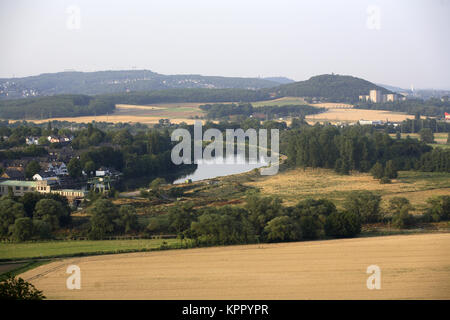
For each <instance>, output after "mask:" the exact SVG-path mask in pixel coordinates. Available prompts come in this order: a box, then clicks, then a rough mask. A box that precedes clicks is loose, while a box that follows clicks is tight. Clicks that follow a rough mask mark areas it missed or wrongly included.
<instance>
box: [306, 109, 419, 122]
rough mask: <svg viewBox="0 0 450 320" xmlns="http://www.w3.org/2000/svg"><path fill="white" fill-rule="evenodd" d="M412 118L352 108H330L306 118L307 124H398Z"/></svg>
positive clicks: (381, 111)
mask: <svg viewBox="0 0 450 320" xmlns="http://www.w3.org/2000/svg"><path fill="white" fill-rule="evenodd" d="M413 118H414V116H412V115H408V114H405V113H400V112H391V111H383V110H365V109H353V108H330V109H328V110H327V111H326V112H323V113H319V114H313V115H308V116H306V120H307V121H308V122H309V123H315V122H323V121H328V122H357V121H359V120H372V121H375V120H380V121H394V122H399V121H403V120H406V119H413Z"/></svg>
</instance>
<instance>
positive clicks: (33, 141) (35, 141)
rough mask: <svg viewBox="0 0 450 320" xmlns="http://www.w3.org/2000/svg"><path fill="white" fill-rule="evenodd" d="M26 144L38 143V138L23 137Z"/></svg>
mask: <svg viewBox="0 0 450 320" xmlns="http://www.w3.org/2000/svg"><path fill="white" fill-rule="evenodd" d="M25 142H26V144H28V145H33V144H34V145H38V144H39V138H38V137H27V138H26V139H25Z"/></svg>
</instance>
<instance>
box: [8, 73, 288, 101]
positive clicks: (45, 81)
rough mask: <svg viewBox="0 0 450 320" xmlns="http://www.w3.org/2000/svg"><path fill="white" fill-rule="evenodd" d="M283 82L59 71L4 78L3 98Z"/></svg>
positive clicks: (245, 86)
mask: <svg viewBox="0 0 450 320" xmlns="http://www.w3.org/2000/svg"><path fill="white" fill-rule="evenodd" d="M279 84H280V82H278V81H272V80H268V79H260V78H237V77H215V76H201V75H194V74H192V75H163V74H159V73H156V72H152V71H150V70H124V71H97V72H76V71H70V72H58V73H45V74H41V75H38V76H31V77H24V78H9V79H6V78H4V79H0V99H15V98H26V97H36V96H49V95H58V94H87V95H97V94H106V93H126V92H130V91H154V90H164V89H187V88H210V89H225V88H234V89H250V90H257V89H262V88H270V87H275V86H277V85H279Z"/></svg>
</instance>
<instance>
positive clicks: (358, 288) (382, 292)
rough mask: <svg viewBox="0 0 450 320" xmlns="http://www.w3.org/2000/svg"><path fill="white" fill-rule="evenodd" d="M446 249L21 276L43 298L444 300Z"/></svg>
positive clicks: (182, 260) (231, 249)
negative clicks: (376, 281) (71, 280)
mask: <svg viewBox="0 0 450 320" xmlns="http://www.w3.org/2000/svg"><path fill="white" fill-rule="evenodd" d="M449 250H450V234H448V233H447V234H420V235H417V234H416V235H407V236H405V235H401V236H388V237H371V238H355V239H344V240H328V241H313V242H292V243H279V244H261V245H245V246H228V247H213V248H200V249H188V250H171V251H159V252H147V253H131V254H120V255H107V256H95V257H85V258H73V259H66V260H61V261H57V262H53V263H50V264H47V265H44V266H40V267H37V268H36V269H33V270H31V271H28V272H26V273H24V274H22V275H21V277H23V278H24V279H25V280H28V281H31V282H32V283H33V284H34V285H35V286H36V287H37V288H38V289H40V290H43V291H44V294H45V295H46V296H47V298H49V299H450V255H449V254H448V252H449ZM72 264H75V265H77V266H79V267H80V270H81V289H80V290H68V289H67V288H66V280H67V278H68V276H69V275H68V274H66V268H67V267H68V266H69V265H72ZM370 265H376V266H378V267H379V268H380V270H381V288H380V289H379V290H376V289H374V290H369V289H368V288H367V285H366V282H367V279H368V277H369V276H370V275H369V274H367V273H366V271H367V267H368V266H370Z"/></svg>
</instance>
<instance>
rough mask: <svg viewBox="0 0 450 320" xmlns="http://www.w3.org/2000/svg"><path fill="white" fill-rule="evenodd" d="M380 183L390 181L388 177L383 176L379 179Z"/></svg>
mask: <svg viewBox="0 0 450 320" xmlns="http://www.w3.org/2000/svg"><path fill="white" fill-rule="evenodd" d="M380 183H381V184H388V183H392V181H391V179H389V178H388V177H383V178H381V179H380Z"/></svg>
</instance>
